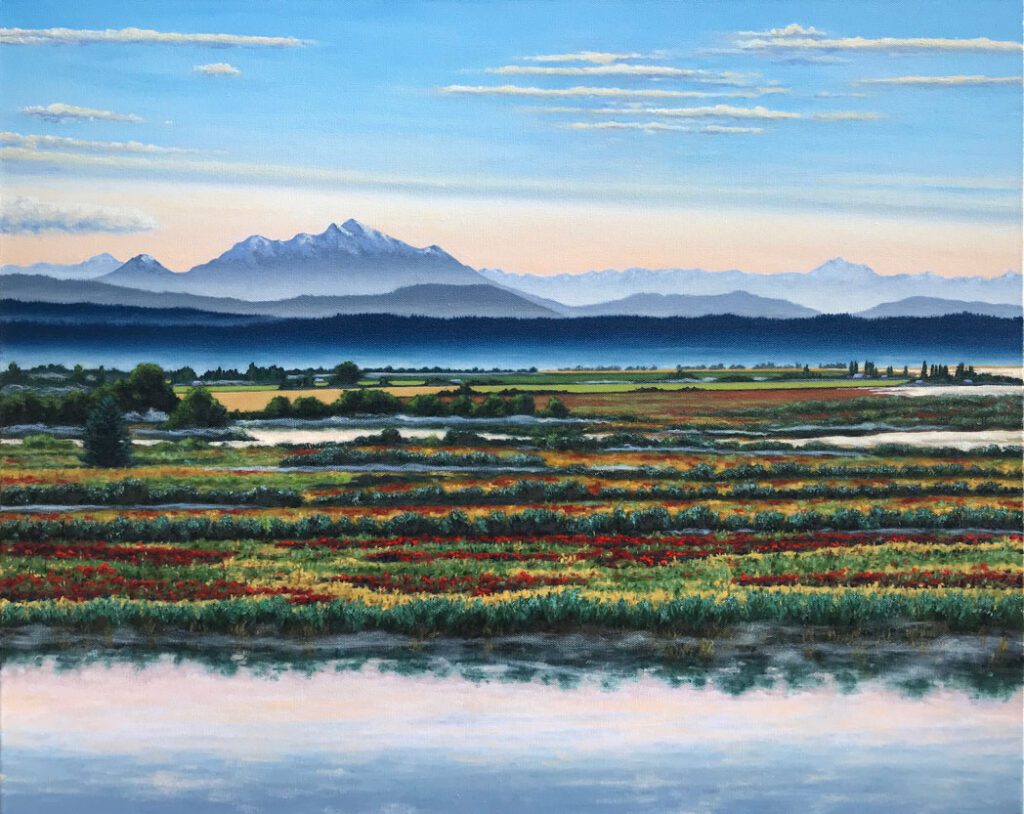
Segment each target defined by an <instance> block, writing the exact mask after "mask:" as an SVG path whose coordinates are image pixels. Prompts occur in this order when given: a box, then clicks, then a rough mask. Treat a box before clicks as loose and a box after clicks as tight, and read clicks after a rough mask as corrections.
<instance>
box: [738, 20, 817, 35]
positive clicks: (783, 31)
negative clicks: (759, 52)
mask: <svg viewBox="0 0 1024 814" xmlns="http://www.w3.org/2000/svg"><path fill="white" fill-rule="evenodd" d="M736 36H738V37H772V38H775V37H827V36H828V34H827V33H826V32H824V31H821V30H819V29H817V28H815V27H814V26H813V25H800V23H790V24H789V25H786V26H782V27H781V28H769V29H768V30H767V31H740V32H738V33H737V35H736Z"/></svg>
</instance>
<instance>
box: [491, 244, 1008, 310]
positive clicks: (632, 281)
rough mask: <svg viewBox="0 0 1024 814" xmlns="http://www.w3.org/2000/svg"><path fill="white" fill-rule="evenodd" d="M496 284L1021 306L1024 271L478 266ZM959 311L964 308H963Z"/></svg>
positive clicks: (613, 294)
mask: <svg viewBox="0 0 1024 814" xmlns="http://www.w3.org/2000/svg"><path fill="white" fill-rule="evenodd" d="M480 273H481V274H483V275H484V276H485V277H487V278H488V279H489V280H492V281H493V282H496V283H498V284H500V285H504V286H508V287H509V288H513V289H516V290H518V291H524V292H527V293H530V294H534V295H536V296H539V297H548V298H550V299H553V300H556V301H558V302H563V303H565V304H566V305H577V306H578V305H594V304H598V303H603V302H607V301H609V300H617V299H621V298H623V297H627V296H629V295H631V294H689V295H715V294H727V293H729V292H733V291H745V292H747V293H748V294H757V295H758V296H762V297H772V298H774V297H778V296H779V295H784V296H785V298H786V299H787V300H789V301H790V302H792V303H796V304H797V305H802V306H804V307H806V308H813V309H815V310H817V311H822V312H824V313H841V312H848V313H857V312H862V311H865V310H866V309H868V308H873V307H875V306H877V305H881V304H882V303H887V302H892V301H896V300H902V299H906V298H908V297H940V298H943V299H949V300H961V301H966V302H971V301H978V302H987V303H999V304H1017V305H1019V304H1020V301H1021V275H1020V274H1015V273H1013V272H1007V273H1006V274H1003V275H1001V276H999V277H991V278H989V277H940V276H939V275H937V274H932V273H930V272H924V273H923V274H896V275H883V274H876V273H875V272H874V271H873V270H872V269H871V268H869V267H868V266H864V265H859V264H856V263H849V262H847V261H846V260H844V259H843V258H841V257H836V258H834V259H832V260H829V261H828V262H827V263H824V264H822V265H820V266H818V267H817V268H816V269H814V270H813V271H809V272H803V273H800V272H788V273H782V274H751V273H749V272H745V271H703V270H702V269H662V270H657V271H652V270H650V269H636V268H634V269H626V270H625V271H591V272H586V273H584V274H556V275H553V276H547V277H543V276H538V275H532V274H509V273H507V272H503V271H497V270H493V269H483V270H482V271H481V272H480ZM960 310H963V309H960Z"/></svg>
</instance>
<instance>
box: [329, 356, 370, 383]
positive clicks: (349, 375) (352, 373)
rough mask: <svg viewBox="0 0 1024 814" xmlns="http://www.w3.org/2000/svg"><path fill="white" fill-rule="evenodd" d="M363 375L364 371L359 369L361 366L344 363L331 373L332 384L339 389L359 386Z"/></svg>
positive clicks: (353, 363)
mask: <svg viewBox="0 0 1024 814" xmlns="http://www.w3.org/2000/svg"><path fill="white" fill-rule="evenodd" d="M362 375H363V371H362V370H360V369H359V365H357V364H356V363H355V362H342V363H341V364H340V365H337V366H335V368H334V370H332V371H331V384H334V385H338V386H339V387H347V386H350V385H353V384H358V383H359V379H360V378H362Z"/></svg>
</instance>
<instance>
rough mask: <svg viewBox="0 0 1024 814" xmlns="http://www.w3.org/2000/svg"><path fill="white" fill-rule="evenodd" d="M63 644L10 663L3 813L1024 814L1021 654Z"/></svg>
mask: <svg viewBox="0 0 1024 814" xmlns="http://www.w3.org/2000/svg"><path fill="white" fill-rule="evenodd" d="M67 644H68V642H65V641H62V640H61V639H60V638H59V637H58V638H54V637H53V636H51V635H49V634H46V633H45V632H39V631H27V632H24V633H21V634H19V635H18V637H17V638H15V639H14V640H10V641H9V642H8V645H7V648H6V649H5V652H4V661H3V666H2V685H0V686H2V700H3V704H2V713H0V714H2V723H3V732H4V775H5V788H4V792H3V803H4V810H5V811H6V812H26V811H58V810H60V811H69V810H74V811H103V812H120V811H125V812H127V811H190V812H193V811H284V810H287V811H299V812H305V811H316V812H324V811H354V812H361V811H453V810H461V811H523V810H531V811H549V810H561V811H639V810H651V811H708V812H716V811H723V812H725V811H728V812H736V811H740V812H742V811H751V812H753V811H758V812H761V811H793V810H799V809H807V808H810V809H813V810H816V811H851V812H852V811H854V810H856V811H858V812H862V811H865V810H867V811H891V810H892V809H893V808H895V807H899V808H905V809H907V810H913V811H950V810H957V811H1013V810H1016V811H1019V810H1020V804H1021V801H1020V787H1021V776H1020V772H1021V768H1020V763H1021V746H1020V727H1021V699H1022V696H1021V677H1020V670H1019V665H1020V648H1019V642H1015V641H1012V642H1007V641H1005V640H1000V639H998V638H992V639H981V638H960V639H945V640H940V641H938V642H933V643H930V644H927V645H911V644H907V643H881V642H872V643H864V642H861V643H857V644H853V645H836V644H828V643H813V642H809V643H797V644H794V643H792V642H788V643H787V642H783V641H774V640H771V639H769V638H766V637H765V636H763V635H760V634H759V633H758V631H756V630H754V631H745V632H743V633H742V635H740V636H739V637H737V638H736V639H734V640H730V641H716V642H714V643H711V642H701V641H695V640H687V639H679V640H674V641H666V640H660V639H654V638H647V637H643V636H628V637H627V636H623V637H619V638H613V639H598V638H590V637H583V636H579V637H568V638H566V637H562V638H559V637H528V636H525V637H513V638H508V639H501V640H497V641H493V642H489V643H487V644H480V643H467V642H459V641H448V640H442V641H435V642H431V643H426V644H425V643H421V642H415V641H412V640H409V639H404V638H400V637H391V636H384V635H376V634H375V635H372V636H354V637H352V636H350V637H338V638H335V639H325V640H317V641H315V642H281V641H274V640H271V639H266V640H261V639H255V640H250V641H246V642H239V641H236V640H231V639H228V638H219V637H211V638H209V639H205V640H203V641H202V642H195V641H194V640H192V641H191V644H189V640H184V639H183V640H180V641H173V640H165V641H162V642H155V643H154V642H149V643H147V642H145V641H144V640H140V639H138V638H136V637H134V636H132V635H129V634H124V635H119V636H117V637H115V638H114V639H107V640H102V639H97V640H95V641H92V642H79V643H78V644H76V645H74V646H71V647H67Z"/></svg>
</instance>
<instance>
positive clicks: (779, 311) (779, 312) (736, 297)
mask: <svg viewBox="0 0 1024 814" xmlns="http://www.w3.org/2000/svg"><path fill="white" fill-rule="evenodd" d="M567 310H568V311H569V312H570V313H571V315H572V316H610V315H615V314H627V315H634V316H647V317H703V316H708V315H712V314H735V315H736V316H738V317H771V318H772V319H792V318H794V317H813V316H814V315H815V314H817V313H818V312H817V311H815V310H814V309H813V308H804V307H803V306H802V305H795V304H793V303H791V302H789V301H788V300H776V299H770V298H768V297H758V296H757V295H756V294H748V293H747V292H746V291H731V292H729V293H728V294H711V295H708V296H697V295H693V294H632V295H631V296H629V297H625V298H623V299H621V300H612V301H611V302H602V303H598V304H597V305H581V306H578V307H576V308H570V309H567Z"/></svg>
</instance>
